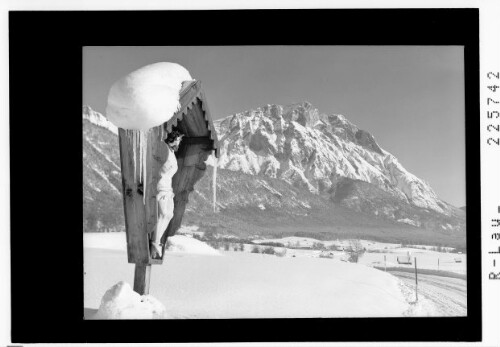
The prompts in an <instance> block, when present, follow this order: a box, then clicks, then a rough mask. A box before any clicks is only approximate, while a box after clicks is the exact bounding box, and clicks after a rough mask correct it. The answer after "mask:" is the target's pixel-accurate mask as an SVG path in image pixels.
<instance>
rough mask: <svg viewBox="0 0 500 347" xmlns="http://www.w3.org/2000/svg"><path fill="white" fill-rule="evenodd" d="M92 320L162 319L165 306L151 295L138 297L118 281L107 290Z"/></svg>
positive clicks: (165, 316) (164, 315)
mask: <svg viewBox="0 0 500 347" xmlns="http://www.w3.org/2000/svg"><path fill="white" fill-rule="evenodd" d="M92 318H93V319H163V318H167V315H166V310H165V306H163V304H162V303H161V302H159V301H158V300H156V299H155V298H154V297H152V296H151V295H143V296H141V295H139V294H138V293H136V292H134V291H133V290H132V288H131V287H130V285H129V284H128V283H126V282H123V281H120V282H118V283H117V284H115V285H114V286H113V287H111V288H110V289H108V290H107V291H106V293H105V294H104V296H103V298H102V300H101V306H99V310H98V311H97V313H96V314H95V316H94V317H92Z"/></svg>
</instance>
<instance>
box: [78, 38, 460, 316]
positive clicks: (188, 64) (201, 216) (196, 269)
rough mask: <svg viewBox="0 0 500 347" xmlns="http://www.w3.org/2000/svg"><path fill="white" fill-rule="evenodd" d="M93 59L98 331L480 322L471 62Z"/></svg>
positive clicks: (210, 55) (87, 164)
mask: <svg viewBox="0 0 500 347" xmlns="http://www.w3.org/2000/svg"><path fill="white" fill-rule="evenodd" d="M82 54H83V56H82V57H83V58H82V60H83V71H82V74H83V105H82V106H83V109H82V130H83V139H82V140H83V214H84V219H83V232H84V233H83V239H84V243H83V245H84V274H82V275H83V276H84V306H85V307H84V308H85V319H212V318H329V317H330V318H331V317H464V316H467V272H466V264H467V244H466V224H465V221H466V206H465V108H464V107H465V102H464V58H463V57H464V51H463V47H461V46H441V47H439V46H396V47H394V46H392V47H391V46H164V47H123V46H122V47H95V46H94V47H92V46H88V47H83V52H82Z"/></svg>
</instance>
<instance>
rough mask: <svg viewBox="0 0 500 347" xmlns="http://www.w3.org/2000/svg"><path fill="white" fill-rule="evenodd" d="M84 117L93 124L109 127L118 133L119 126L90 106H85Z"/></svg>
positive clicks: (114, 132)
mask: <svg viewBox="0 0 500 347" xmlns="http://www.w3.org/2000/svg"><path fill="white" fill-rule="evenodd" d="M82 117H83V119H86V120H88V121H89V122H91V123H92V124H95V125H98V126H100V127H102V128H104V129H108V130H109V131H111V132H112V133H113V134H115V135H118V128H117V127H116V126H115V125H113V123H111V122H110V121H109V120H108V119H107V118H106V117H104V116H103V115H102V114H100V113H99V112H96V111H94V110H93V109H92V108H91V107H90V106H83V112H82Z"/></svg>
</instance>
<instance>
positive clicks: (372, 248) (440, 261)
mask: <svg viewBox="0 0 500 347" xmlns="http://www.w3.org/2000/svg"><path fill="white" fill-rule="evenodd" d="M253 242H254V243H263V242H276V243H281V244H284V245H285V246H292V247H293V246H295V247H313V245H314V244H318V243H320V244H323V245H324V246H325V247H330V246H333V245H336V246H338V247H343V248H347V247H349V240H334V241H320V240H317V239H313V238H307V237H295V236H293V237H284V238H280V239H260V240H254V241H253ZM360 242H361V245H362V246H363V247H364V248H365V249H366V252H365V253H364V254H363V255H362V256H361V257H360V258H359V263H360V264H364V265H367V266H377V267H384V266H387V267H401V268H414V266H415V265H414V263H412V264H411V265H405V264H398V262H397V257H401V256H407V255H408V253H409V254H410V257H411V259H412V260H413V259H414V258H417V267H418V268H419V269H429V270H441V271H450V272H455V273H458V274H466V264H467V263H466V255H465V254H458V253H444V252H437V251H434V250H432V249H433V248H435V247H433V246H417V247H418V248H409V247H401V244H397V243H382V242H375V241H369V240H360ZM422 248H425V249H422ZM443 249H448V250H451V248H446V247H443ZM331 253H332V254H333V256H334V259H345V258H346V254H345V252H342V251H331ZM319 254H321V251H318V250H310V249H288V251H287V256H296V257H318V256H319ZM384 257H385V259H384Z"/></svg>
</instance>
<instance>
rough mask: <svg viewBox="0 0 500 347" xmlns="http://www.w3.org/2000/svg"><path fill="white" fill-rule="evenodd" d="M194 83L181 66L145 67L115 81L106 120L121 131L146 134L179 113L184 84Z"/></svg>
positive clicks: (110, 93) (111, 90) (158, 64)
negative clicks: (136, 131)
mask: <svg viewBox="0 0 500 347" xmlns="http://www.w3.org/2000/svg"><path fill="white" fill-rule="evenodd" d="M190 80H192V77H191V75H190V74H189V72H188V71H187V70H186V69H185V68H184V67H182V66H181V65H179V64H175V63H167V62H161V63H156V64H151V65H147V66H144V67H142V68H140V69H138V70H136V71H133V72H131V73H130V74H128V75H126V76H124V77H122V78H121V79H119V80H118V81H116V82H115V83H114V84H113V86H112V87H111V89H110V90H109V94H108V105H107V107H106V117H107V118H108V119H109V121H111V122H112V123H113V124H114V125H116V126H117V127H119V128H123V129H128V130H141V131H146V130H148V129H150V128H153V127H155V126H158V125H161V124H163V123H164V122H166V121H168V120H169V119H170V118H172V116H173V115H174V113H175V112H177V111H178V110H179V107H180V105H179V91H180V89H181V87H182V82H184V81H190Z"/></svg>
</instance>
